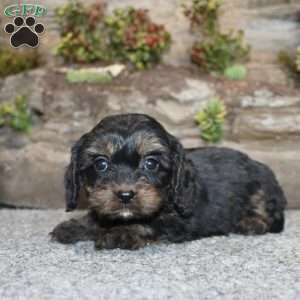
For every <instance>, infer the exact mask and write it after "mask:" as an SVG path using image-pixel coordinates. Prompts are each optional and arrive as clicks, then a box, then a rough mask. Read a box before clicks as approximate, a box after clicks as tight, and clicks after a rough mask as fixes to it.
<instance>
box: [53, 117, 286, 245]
mask: <svg viewBox="0 0 300 300" xmlns="http://www.w3.org/2000/svg"><path fill="white" fill-rule="evenodd" d="M65 189H66V205H67V211H71V210H74V209H75V208H76V207H77V204H78V198H79V193H80V192H81V191H84V192H85V193H86V195H87V199H88V202H89V213H88V214H87V215H86V216H84V217H81V218H78V219H71V220H69V221H66V222H63V223H61V224H59V225H58V226H57V227H56V228H55V229H54V230H53V231H52V233H51V235H52V238H53V240H56V241H58V242H61V243H74V242H77V241H86V240H92V241H95V246H96V248H97V249H113V248H121V249H137V248H140V247H143V246H145V245H146V244H149V243H155V242H160V241H165V242H176V243H177V242H184V241H191V240H195V239H199V238H201V237H209V236H213V235H227V234H229V233H240V234H246V235H252V234H264V233H267V232H272V233H278V232H281V231H282V230H283V227H284V208H285V206H286V199H285V196H284V193H283V191H282V189H281V187H280V186H279V184H278V182H277V180H276V178H275V176H274V174H273V172H272V171H271V170H270V169H269V168H268V167H267V166H265V165H263V164H262V163H259V162H257V161H254V160H252V159H250V158H249V157H248V156H247V155H245V154H243V153H240V152H238V151H235V150H230V149H226V148H215V147H208V148H199V149H186V150H185V149H183V147H182V145H181V144H180V143H179V141H178V140H177V139H176V138H175V137H174V136H172V135H170V134H169V133H168V132H166V130H165V129H164V128H163V127H162V126H161V125H160V124H159V123H158V122H157V121H156V120H154V119H153V118H151V117H149V116H146V115H142V114H126V115H117V116H110V117H107V118H105V119H103V120H102V121H101V122H100V123H99V124H98V125H97V126H96V127H95V128H94V129H93V130H92V131H90V132H89V133H87V134H85V135H83V136H82V137H81V138H80V139H79V141H78V142H77V143H76V144H75V145H74V147H73V148H72V155H71V162H70V164H69V166H68V168H67V171H66V174H65Z"/></svg>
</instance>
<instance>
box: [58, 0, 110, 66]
mask: <svg viewBox="0 0 300 300" xmlns="http://www.w3.org/2000/svg"><path fill="white" fill-rule="evenodd" d="M104 12H105V5H104V4H103V3H101V2H97V3H94V4H92V5H90V6H84V5H83V4H82V3H81V2H79V1H77V0H75V1H71V2H69V3H68V4H66V5H64V6H62V7H59V8H57V9H56V11H55V13H56V19H57V22H58V24H59V28H60V35H61V41H60V43H59V45H58V46H57V48H56V49H55V52H56V54H57V55H60V56H62V57H63V58H64V60H65V61H67V62H79V63H90V62H94V61H98V60H104V59H106V58H107V57H106V51H105V45H104V44H105V38H104V37H103V36H102V35H101V28H102V27H103V20H104Z"/></svg>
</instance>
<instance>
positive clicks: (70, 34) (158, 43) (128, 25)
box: [56, 1, 171, 69]
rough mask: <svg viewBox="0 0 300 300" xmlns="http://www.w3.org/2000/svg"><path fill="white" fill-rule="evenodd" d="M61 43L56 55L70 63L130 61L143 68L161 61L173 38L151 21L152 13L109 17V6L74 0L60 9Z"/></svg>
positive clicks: (123, 12) (116, 12)
mask: <svg viewBox="0 0 300 300" xmlns="http://www.w3.org/2000/svg"><path fill="white" fill-rule="evenodd" d="M56 15H57V19H58V23H59V26H60V34H61V41H60V44H59V45H58V47H57V48H56V53H57V54H58V55H60V56H62V57H63V58H64V59H65V60H66V61H67V62H79V63H89V62H94V61H109V60H110V61H123V62H130V63H132V64H133V65H134V66H135V67H136V68H138V69H143V68H147V67H149V66H151V65H152V64H155V63H157V62H159V61H160V59H161V56H162V54H163V53H164V52H165V51H166V50H167V49H168V48H169V45H170V42H171V37H170V34H169V33H168V32H167V31H166V30H165V28H164V26H162V25H158V24H155V23H154V22H152V21H151V19H150V17H149V15H148V11H146V10H143V9H134V8H132V7H128V8H124V9H116V10H114V11H113V13H112V14H111V15H109V16H106V15H105V5H104V4H103V3H96V4H93V5H91V6H84V5H83V4H82V3H80V2H79V1H73V2H71V3H69V4H67V5H64V6H63V7H61V8H59V9H57V10H56Z"/></svg>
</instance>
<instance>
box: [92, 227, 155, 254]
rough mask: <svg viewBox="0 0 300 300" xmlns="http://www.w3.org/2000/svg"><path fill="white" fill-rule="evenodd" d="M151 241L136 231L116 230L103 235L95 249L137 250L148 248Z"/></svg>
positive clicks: (97, 241)
mask: <svg viewBox="0 0 300 300" xmlns="http://www.w3.org/2000/svg"><path fill="white" fill-rule="evenodd" d="M148 243H149V240H147V239H146V238H143V237H141V236H139V235H138V234H137V233H136V232H135V231H131V230H128V229H124V228H122V227H121V228H114V229H111V230H109V231H107V232H105V233H102V234H101V235H100V236H99V237H98V239H97V240H96V243H95V247H96V249H98V250H102V249H116V248H119V249H126V250H137V249H139V248H142V247H144V246H146V245H147V244H148Z"/></svg>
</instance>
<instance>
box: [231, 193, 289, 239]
mask: <svg viewBox="0 0 300 300" xmlns="http://www.w3.org/2000/svg"><path fill="white" fill-rule="evenodd" d="M281 202H282V203H284V201H279V200H278V199H275V198H273V199H270V198H269V197H268V195H266V193H265V192H264V190H263V189H261V188H259V189H257V190H256V191H255V193H253V194H252V195H251V196H250V197H249V203H248V205H247V207H246V209H245V212H244V213H243V214H242V217H241V219H240V221H239V222H238V224H237V226H236V232H237V233H241V234H246V235H254V234H264V233H267V232H271V233H279V232H281V231H282V230H283V227H284V214H283V208H284V205H283V206H282V205H280V204H282V203H281ZM281 206H282V207H281Z"/></svg>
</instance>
